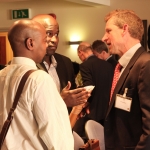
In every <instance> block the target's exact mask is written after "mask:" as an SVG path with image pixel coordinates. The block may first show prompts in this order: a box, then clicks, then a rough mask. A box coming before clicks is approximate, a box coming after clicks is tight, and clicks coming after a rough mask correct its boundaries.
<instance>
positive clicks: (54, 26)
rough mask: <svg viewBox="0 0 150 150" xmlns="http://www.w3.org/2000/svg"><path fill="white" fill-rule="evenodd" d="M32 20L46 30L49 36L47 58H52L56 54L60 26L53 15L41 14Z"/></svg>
mask: <svg viewBox="0 0 150 150" xmlns="http://www.w3.org/2000/svg"><path fill="white" fill-rule="evenodd" d="M32 20H34V21H37V22H39V23H40V24H41V25H43V27H44V28H45V30H46V33H47V36H48V47H47V49H46V51H47V56H51V55H53V54H54V53H55V51H56V49H57V46H58V42H59V38H58V34H59V25H58V22H57V21H56V19H55V18H54V17H52V16H51V15H46V14H40V15H37V16H35V17H33V18H32Z"/></svg>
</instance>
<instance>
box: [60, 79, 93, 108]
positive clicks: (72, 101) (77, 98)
mask: <svg viewBox="0 0 150 150" xmlns="http://www.w3.org/2000/svg"><path fill="white" fill-rule="evenodd" d="M70 87H71V83H70V82H69V81H68V84H67V86H66V87H65V88H64V89H63V90H62V92H61V97H62V99H63V100H64V102H65V103H66V105H67V106H68V107H73V106H76V105H80V104H83V103H86V102H87V100H88V98H89V97H90V96H91V94H90V92H88V91H86V89H85V88H77V89H74V90H69V89H70Z"/></svg>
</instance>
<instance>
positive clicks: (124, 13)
mask: <svg viewBox="0 0 150 150" xmlns="http://www.w3.org/2000/svg"><path fill="white" fill-rule="evenodd" d="M112 17H113V18H114V24H115V25H116V26H118V27H119V28H120V29H122V28H123V25H124V24H128V26H129V33H130V35H131V37H132V38H135V39H139V40H140V41H141V40H142V36H143V33H144V27H143V22H142V20H141V19H140V18H139V17H138V16H137V15H136V14H135V12H134V11H132V10H120V9H117V10H114V11H111V12H110V13H109V14H107V15H106V17H105V21H106V22H107V21H108V20H109V19H110V18H112Z"/></svg>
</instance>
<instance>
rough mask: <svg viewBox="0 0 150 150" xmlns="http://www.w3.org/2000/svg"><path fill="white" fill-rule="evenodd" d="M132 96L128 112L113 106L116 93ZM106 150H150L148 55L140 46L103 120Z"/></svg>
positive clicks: (114, 94) (149, 74)
mask: <svg viewBox="0 0 150 150" xmlns="http://www.w3.org/2000/svg"><path fill="white" fill-rule="evenodd" d="M125 88H128V91H127V97H131V98H132V104H131V111H130V112H127V111H124V110H121V109H117V108H115V107H114V103H115V96H116V94H117V93H119V94H121V95H122V94H123V93H124V90H125ZM104 131H105V144H106V150H134V149H136V150H150V54H148V53H147V52H146V51H145V50H144V49H143V48H142V47H141V48H139V49H138V50H137V52H136V53H135V54H134V56H133V57H132V58H131V60H130V62H129V63H128V65H127V67H126V68H125V70H124V72H123V73H122V75H121V76H120V79H119V81H118V83H117V85H116V88H115V90H114V93H113V95H112V99H111V103H110V105H109V108H108V111H107V114H106V119H105V123H104Z"/></svg>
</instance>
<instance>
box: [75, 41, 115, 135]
mask: <svg viewBox="0 0 150 150" xmlns="http://www.w3.org/2000/svg"><path fill="white" fill-rule="evenodd" d="M77 54H78V56H79V58H80V60H81V61H82V63H81V64H80V73H81V76H82V81H83V86H88V85H93V86H95V88H94V89H93V91H92V93H91V97H90V98H89V99H88V102H89V103H90V104H89V111H90V114H87V115H86V116H85V117H83V118H80V119H79V120H78V121H77V122H76V124H75V126H74V128H73V130H74V131H76V132H77V133H78V134H79V135H80V136H81V137H84V136H85V131H84V127H85V123H86V121H87V120H90V119H92V120H95V121H97V122H99V123H101V124H103V119H104V117H105V113H106V110H107V106H108V102H109V95H110V88H111V83H112V77H113V68H112V66H111V64H109V63H108V62H106V61H104V60H101V59H99V58H97V57H96V56H95V55H93V52H92V47H91V45H90V44H89V43H87V42H82V43H80V45H79V47H78V49H77Z"/></svg>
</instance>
